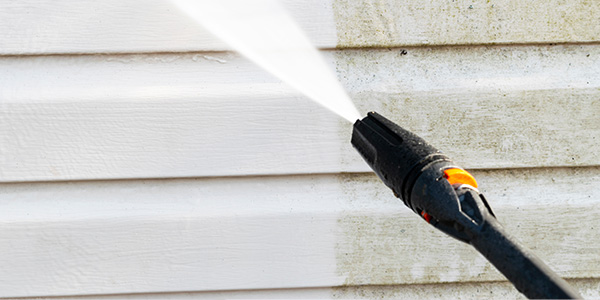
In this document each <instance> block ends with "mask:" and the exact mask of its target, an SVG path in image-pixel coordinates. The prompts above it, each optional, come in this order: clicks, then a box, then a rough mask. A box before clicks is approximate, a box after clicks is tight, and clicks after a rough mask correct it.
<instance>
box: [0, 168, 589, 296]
mask: <svg viewBox="0 0 600 300" xmlns="http://www.w3.org/2000/svg"><path fill="white" fill-rule="evenodd" d="M599 174H600V172H599V169H598V168H597V167H593V168H556V169H530V170H527V169H522V170H494V171H476V172H474V175H475V176H476V177H477V178H478V179H479V182H480V186H481V188H482V190H483V192H484V193H486V195H487V196H488V199H489V201H490V205H491V206H492V207H493V208H494V211H495V213H496V215H497V216H498V218H499V220H500V221H501V222H502V223H504V224H505V226H506V228H507V230H508V231H509V232H511V233H512V234H514V235H515V236H516V237H517V238H519V239H520V240H521V241H522V242H523V243H524V244H525V245H527V246H529V247H531V248H532V249H533V250H534V251H535V252H536V253H537V254H538V255H539V256H540V258H542V259H543V260H544V261H546V262H547V263H548V264H549V265H550V266H552V268H553V269H554V270H556V271H557V272H558V273H559V274H560V275H562V276H564V277H567V278H599V277H600V270H599V269H598V267H597V266H598V265H600V240H598V235H597V228H598V227H599V226H600V221H599V220H600V206H598V205H597V199H598V198H600V189H597V188H596V187H597V182H598V181H599V180H600V177H599ZM0 208H1V209H0V220H2V221H1V223H0V226H1V228H2V230H1V231H0V253H2V256H0V263H1V265H2V266H3V273H2V274H1V275H0V296H4V297H7V296H51V295H57V296H58V295H89V294H126V293H157V292H177V291H215V290H244V289H281V288H301V287H302V288H311V287H330V286H340V285H344V286H354V285H395V284H431V283H442V282H481V281H498V280H503V277H502V276H501V275H500V274H499V273H498V272H497V271H496V270H495V269H494V268H493V267H492V266H491V265H490V264H489V263H488V262H487V261H486V260H485V259H484V258H483V257H482V256H481V255H479V254H478V253H477V252H476V251H475V250H473V249H472V248H471V247H470V246H468V245H466V244H463V243H460V242H458V241H456V240H454V239H452V238H450V237H448V236H445V235H444V234H443V233H441V232H439V231H436V230H435V229H434V228H433V227H431V226H430V225H428V224H427V223H425V222H423V221H422V220H421V218H419V217H418V216H417V215H415V214H414V213H413V212H411V211H410V210H409V209H407V208H406V207H405V206H404V205H403V204H402V203H401V202H400V201H399V200H398V199H396V198H394V196H393V195H392V193H391V192H389V190H388V189H387V188H386V187H385V186H384V185H383V184H381V182H380V181H379V180H378V179H377V178H376V177H375V176H374V175H372V174H346V175H343V174H337V175H335V174H331V175H311V176H309V175H303V176H273V177H238V178H213V179H170V180H127V181H90V182H54V183H53V182H48V183H35V184H32V183H11V184H2V185H0Z"/></svg>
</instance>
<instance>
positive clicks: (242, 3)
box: [171, 0, 361, 122]
mask: <svg viewBox="0 0 600 300" xmlns="http://www.w3.org/2000/svg"><path fill="white" fill-rule="evenodd" d="M171 1H172V2H173V3H174V4H175V5H176V6H177V7H178V8H179V9H181V10H182V11H183V12H185V13H186V14H187V15H189V16H190V17H192V18H193V19H194V20H196V21H197V22H198V23H199V24H201V25H202V26H204V27H205V28H206V29H207V30H209V31H210V32H212V33H213V34H214V35H216V36H217V37H219V38H220V39H222V40H223V41H224V42H226V43H227V44H229V45H230V46H231V47H232V48H233V49H234V50H236V51H238V52H239V53H241V54H242V55H244V56H245V57H247V58H249V59H250V60H252V61H253V62H254V63H256V64H257V65H259V66H261V67H262V68H264V69H265V70H267V71H268V72H270V73H272V74H273V75H275V76H277V77H278V78H279V79H281V80H282V81H283V82H285V83H287V84H289V85H290V86H291V87H293V88H295V89H297V90H298V91H300V92H301V93H303V94H304V95H306V96H308V97H309V98H310V99H312V100H313V101H315V102H317V103H319V104H321V105H322V106H324V107H325V108H327V109H329V110H331V111H333V112H335V113H336V114H338V115H339V116H341V117H343V118H345V119H346V120H348V121H350V122H354V121H356V120H357V119H359V118H360V117H361V115H360V114H359V113H358V111H357V110H356V107H355V106H354V104H353V103H352V100H350V98H349V97H348V95H347V94H346V92H345V91H344V88H343V87H342V86H341V84H340V83H339V82H338V80H337V78H336V77H335V75H334V74H333V72H332V71H331V69H330V66H329V65H328V64H327V63H326V62H325V60H324V59H323V57H322V56H321V55H320V54H319V52H318V50H317V49H316V48H315V47H314V46H313V45H312V44H311V42H310V41H309V40H308V38H307V37H306V35H305V34H304V32H303V31H302V30H301V29H300V28H299V27H298V25H297V24H296V22H295V21H294V20H293V19H292V18H291V16H290V15H289V14H288V13H287V11H286V10H285V8H284V7H283V6H282V5H281V4H280V3H279V2H278V1H277V0H171Z"/></svg>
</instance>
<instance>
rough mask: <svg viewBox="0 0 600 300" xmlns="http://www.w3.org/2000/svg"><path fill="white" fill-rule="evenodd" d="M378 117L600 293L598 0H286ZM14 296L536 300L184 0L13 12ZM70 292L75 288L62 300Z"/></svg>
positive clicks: (2, 183)
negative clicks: (432, 154)
mask: <svg viewBox="0 0 600 300" xmlns="http://www.w3.org/2000/svg"><path fill="white" fill-rule="evenodd" d="M284 3H285V5H286V6H287V7H288V8H289V10H290V12H291V13H292V15H293V16H294V17H295V18H296V19H297V20H298V22H299V24H300V25H301V27H302V28H303V29H304V30H305V31H306V32H307V34H308V35H309V38H311V40H312V41H313V42H314V43H315V44H316V45H317V46H318V47H319V48H320V49H321V50H322V51H321V52H322V53H323V55H324V56H325V58H326V60H327V62H328V63H329V64H330V67H331V69H332V70H335V72H336V75H337V76H338V78H339V80H340V81H341V82H342V84H343V86H344V87H345V88H346V90H347V91H348V93H349V94H350V96H351V97H352V99H353V100H354V102H355V103H356V105H357V106H358V108H359V110H360V111H361V112H362V113H364V112H366V111H370V110H375V111H378V112H380V113H382V114H383V115H385V116H387V117H389V118H390V119H392V120H394V121H396V122H398V123H400V124H401V125H403V126H404V127H406V128H408V129H410V130H412V131H414V132H415V133H417V134H419V135H421V136H423V137H424V138H426V139H427V140H429V141H430V142H431V143H432V144H434V145H436V146H437V147H438V148H440V149H441V150H442V151H444V152H446V153H447V154H448V155H449V156H451V157H453V158H455V160H456V161H457V162H459V163H461V164H462V165H463V166H464V167H466V168H468V169H469V170H471V171H472V173H473V174H474V175H475V176H476V178H477V179H478V182H479V185H480V188H481V190H482V191H483V192H484V193H486V196H487V198H488V199H489V201H490V204H491V206H492V207H493V208H494V211H495V213H496V215H497V216H498V219H499V220H500V221H501V222H502V223H503V224H504V225H505V226H506V228H507V230H508V231H509V232H511V233H512V234H513V235H514V236H516V237H517V238H519V239H520V240H521V241H522V242H523V243H524V244H525V245H527V246H528V247H530V248H531V249H533V250H534V252H535V253H536V254H538V255H539V256H540V258H542V259H543V260H544V261H546V262H547V263H548V264H549V265H550V266H551V267H552V268H553V269H554V270H555V271H557V272H558V273H559V274H560V275H561V276H563V277H565V278H567V280H568V281H569V282H571V283H572V284H573V285H574V286H576V287H577V288H579V289H580V291H581V293H582V294H583V295H584V296H585V297H588V298H600V292H599V291H600V237H599V235H598V229H599V228H600V205H598V201H599V200H600V183H599V182H600V153H599V152H600V150H599V149H600V118H599V117H598V116H599V115H600V100H599V99H600V44H598V42H599V40H600V22H598V16H600V4H599V3H598V2H597V1H584V0H566V1H555V2H553V3H548V2H547V1H538V0H535V1H516V0H498V1H494V0H491V1H490V0H487V1H479V0H471V1H452V2H450V1H408V0H403V1H391V0H378V1H373V0H361V1H346V0H328V1H322V0H305V1H291V0H287V1H284ZM0 32H2V34H1V35H0V253H2V255H0V265H1V266H2V269H3V272H1V273H0V298H11V297H24V298H36V299H37V298H40V297H41V298H45V297H59V298H61V297H67V296H70V297H73V298H70V299H225V298H234V299H235V298H246V299H248V298H250V299H251V298H256V299H262V298H319V299H322V298H333V299H338V298H343V299H349V298H351V299H352V298H359V299H362V298H365V299H371V298H385V299H387V298H389V299H397V298H403V299H415V298H430V299H434V298H435V299H439V298H462V299H480V298H498V299H506V298H507V297H508V298H522V296H520V294H519V293H518V292H517V291H516V290H515V289H514V288H512V286H511V285H510V284H509V283H507V282H506V281H504V278H503V277H502V276H501V275H500V274H499V273H498V272H497V271H496V270H495V269H494V268H493V266H491V265H490V264H489V263H488V262H487V261H486V260H485V259H484V258H483V257H482V256H481V255H479V254H478V253H477V252H476V251H474V250H473V249H472V248H470V247H469V246H468V245H464V244H461V243H459V242H457V241H456V240H453V239H452V238H449V237H447V236H445V235H443V234H442V233H440V232H438V231H435V230H434V229H433V228H432V227H431V226H429V225H428V224H426V223H425V222H423V221H421V219H420V218H419V217H418V216H416V215H415V214H414V213H412V212H411V211H409V210H408V209H407V208H406V207H405V206H404V205H403V204H402V203H401V202H400V201H398V200H397V199H396V198H394V196H393V195H392V193H391V192H390V191H389V190H388V189H387V188H386V187H385V186H384V185H383V184H381V182H380V181H379V180H378V179H377V178H376V177H375V175H373V174H372V173H371V172H370V170H369V168H368V166H367V165H366V164H365V163H364V162H363V161H362V159H361V158H360V157H359V155H358V154H357V153H356V152H355V151H354V149H352V147H351V145H350V143H349V139H350V134H351V128H352V127H351V125H352V124H350V123H348V122H347V121H345V120H342V119H341V118H339V117H337V116H335V115H334V114H332V113H330V112H329V111H327V110H325V109H323V108H321V107H320V106H319V105H317V104H314V103H312V102H311V101H310V100H308V99H307V98H305V97H304V96H302V95H301V94H299V93H297V92H296V91H294V90H292V89H291V88H289V87H288V86H287V85H285V84H283V83H282V82H281V81H280V80H278V79H277V78H274V77H273V76H271V75H269V74H267V73H266V72H265V71H263V70H261V69H260V68H259V67H257V66H255V65H254V64H253V63H251V62H249V61H248V60H246V59H245V58H243V57H240V56H239V55H238V54H236V53H234V52H231V51H230V49H229V48H228V47H227V46H225V45H224V44H223V43H222V42H220V41H218V40H217V39H215V38H214V37H212V36H211V35H210V34H208V33H206V32H205V31H204V30H203V29H202V28H200V27H199V26H198V25H196V24H195V23H194V22H193V21H192V20H189V19H188V18H187V17H185V16H184V15H183V14H181V13H180V12H178V11H177V10H176V9H175V8H174V7H173V6H172V5H171V4H170V3H169V2H168V1H165V0H145V1H141V0H128V1H116V0H107V1H74V0H61V1H44V0H25V1H8V0H0ZM53 299H54V298H53Z"/></svg>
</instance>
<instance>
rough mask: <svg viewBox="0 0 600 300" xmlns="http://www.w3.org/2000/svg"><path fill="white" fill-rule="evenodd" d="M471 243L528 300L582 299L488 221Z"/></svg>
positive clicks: (498, 224) (535, 258)
mask: <svg viewBox="0 0 600 300" xmlns="http://www.w3.org/2000/svg"><path fill="white" fill-rule="evenodd" d="M470 244H471V245H473V247H475V249H477V251H479V252H480V253H481V254H482V255H483V256H485V258H487V260H488V261H490V262H491V263H492V264H493V265H494V266H495V267H496V269H498V271H500V272H501V273H502V274H504V276H506V278H507V279H508V280H509V281H510V282H511V283H512V284H513V285H514V286H515V287H516V288H517V290H519V292H521V293H523V294H524V295H525V296H526V297H527V298H530V299H579V298H581V296H580V295H579V293H578V292H577V291H575V290H574V289H573V288H572V287H571V286H569V284H568V283H567V282H566V281H565V280H564V279H562V278H561V277H560V276H558V275H557V274H556V273H554V271H552V270H551V269H550V268H549V267H548V266H546V264H544V262H542V261H541V260H540V259H539V258H537V257H536V256H535V255H534V254H533V253H532V252H531V251H529V250H528V249H527V248H525V247H524V246H523V245H521V243H520V242H518V241H517V240H516V239H514V238H512V237H511V236H510V235H508V234H507V233H506V232H505V231H504V229H503V228H502V226H501V225H500V223H498V222H497V221H496V220H495V219H494V218H489V219H487V220H486V221H485V223H484V224H482V228H481V232H480V234H478V235H477V236H475V237H473V239H472V240H471V241H470Z"/></svg>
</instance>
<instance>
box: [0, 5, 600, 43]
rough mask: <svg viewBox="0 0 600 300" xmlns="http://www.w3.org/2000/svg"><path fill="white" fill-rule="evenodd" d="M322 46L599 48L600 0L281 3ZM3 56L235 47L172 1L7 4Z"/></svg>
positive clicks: (1, 13)
mask: <svg viewBox="0 0 600 300" xmlns="http://www.w3.org/2000/svg"><path fill="white" fill-rule="evenodd" d="M283 2H284V4H285V5H286V6H287V7H288V8H289V9H290V12H291V14H292V15H293V16H294V17H295V19H296V20H297V21H298V23H299V24H300V26H301V28H302V29H303V30H304V31H306V32H307V34H308V36H309V38H311V40H312V41H313V42H314V43H315V44H316V45H317V46H319V47H322V48H335V47H396V46H407V45H412V46H422V45H457V44H460V45H465V44H468V45H472V44H528V43H571V42H575V43H577V42H597V41H598V40H599V39H600V22H598V15H600V4H599V3H598V1H588V0H570V1H553V2H552V3H548V2H547V1H542V0H535V1H519V0H494V1H489V0H485V1H484V0H472V1H413V0H402V1H393V0H377V1H374V0H363V1H349V0H327V1H321V0H303V1H293V0H286V1H283ZM0 32H3V34H2V35H1V36H0V54H5V55H10V54H13V55H14V54H48V53H55V54H56V53H132V52H135V53H140V52H181V51H184V52H187V51H206V50H211V51H214V50H224V49H228V47H226V46H225V45H223V43H221V42H220V41H218V40H216V39H215V38H214V37H212V36H211V35H210V34H208V33H206V32H205V31H204V30H203V29H201V28H200V27H199V26H198V25H197V24H195V23H194V22H193V21H191V20H190V19H188V18H187V17H185V16H183V15H182V14H181V13H180V12H179V11H177V10H176V9H174V8H173V7H172V6H171V5H170V3H169V2H168V1H166V0H144V1H142V0H129V1H117V0H108V1H106V0H105V1H75V0H61V1H40V0H27V1H18V2H15V1H9V0H2V1H0Z"/></svg>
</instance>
